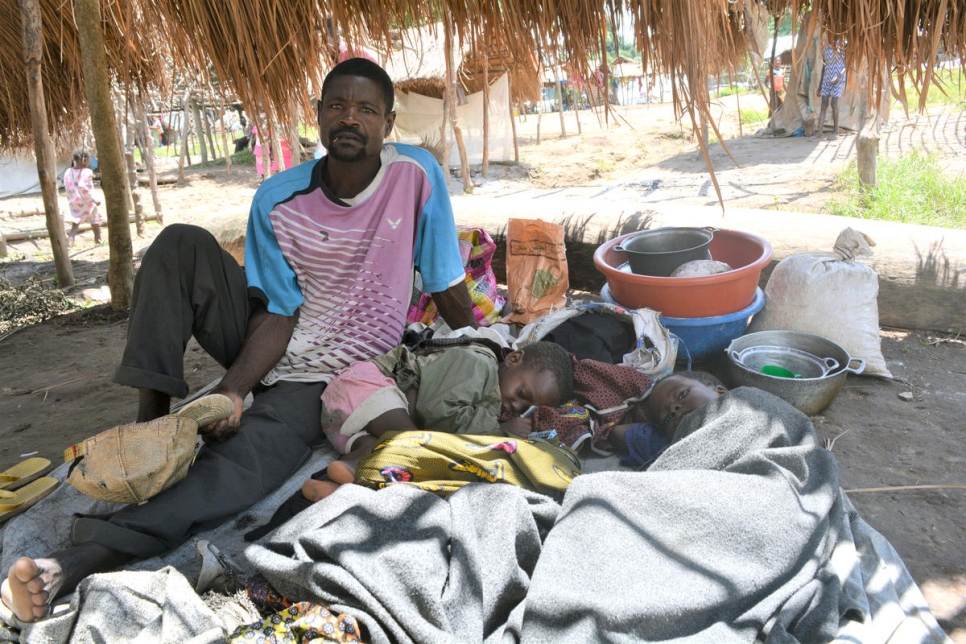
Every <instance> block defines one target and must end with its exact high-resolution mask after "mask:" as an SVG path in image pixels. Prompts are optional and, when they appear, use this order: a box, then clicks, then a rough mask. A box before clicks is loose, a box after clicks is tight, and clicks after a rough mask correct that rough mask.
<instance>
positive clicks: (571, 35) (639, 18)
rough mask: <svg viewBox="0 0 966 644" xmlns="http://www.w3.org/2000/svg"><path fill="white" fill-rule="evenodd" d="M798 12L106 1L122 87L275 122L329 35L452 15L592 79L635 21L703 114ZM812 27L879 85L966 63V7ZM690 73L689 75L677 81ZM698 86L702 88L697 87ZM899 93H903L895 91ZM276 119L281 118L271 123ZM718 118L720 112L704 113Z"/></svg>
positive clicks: (63, 84)
mask: <svg viewBox="0 0 966 644" xmlns="http://www.w3.org/2000/svg"><path fill="white" fill-rule="evenodd" d="M39 1H40V5H41V11H42V17H43V22H44V40H45V51H44V60H43V63H44V65H43V79H44V89H45V93H46V99H47V111H48V117H49V122H50V126H51V134H52V136H53V137H54V138H55V139H62V138H64V137H67V138H69V137H71V136H74V135H76V133H77V132H78V131H79V130H80V129H81V128H82V126H83V123H84V122H86V116H87V115H86V111H85V107H84V105H85V101H84V93H83V80H82V77H83V74H82V73H81V64H80V53H79V47H78V42H77V33H76V29H75V26H74V21H73V14H74V11H75V7H74V4H73V2H72V0H39ZM761 2H764V3H765V4H766V5H767V6H768V8H769V9H770V10H771V11H773V12H779V11H782V10H784V9H786V8H791V9H792V11H793V12H794V13H795V14H796V15H799V14H800V13H801V12H802V10H803V5H805V4H806V1H805V0H757V1H756V0H744V1H743V0H735V1H728V2H725V1H723V0H611V2H608V3H603V2H601V3H592V2H585V1H584V0H569V1H565V0H507V2H491V3H465V2H456V1H455V0H437V1H436V2H430V3H428V4H427V3H426V2H424V1H418V0H398V1H397V0H392V1H388V2H387V1H383V2H380V1H378V0H367V1H365V2H361V1H359V0H325V1H322V0H286V1H285V2H273V3H268V2H258V1H255V2H247V1H243V0H222V1H220V2H211V0H122V1H121V2H114V1H111V2H109V1H108V0H102V1H101V11H102V19H103V22H102V24H103V29H104V35H105V41H106V46H107V50H108V60H109V64H110V66H111V71H112V75H113V78H114V82H115V85H116V86H117V87H119V88H124V89H131V90H132V91H133V90H136V89H154V90H158V91H161V92H162V94H163V93H165V92H166V91H167V90H166V88H165V85H164V83H165V82H167V78H166V77H165V75H164V73H163V69H164V67H165V65H166V64H167V63H170V64H172V65H173V68H174V69H175V70H177V71H179V72H180V73H181V74H182V75H183V76H184V77H186V78H187V79H189V80H192V81H193V80H195V79H197V82H198V83H202V82H203V83H206V84H214V83H215V82H216V81H217V84H218V87H220V88H221V90H222V91H223V93H224V94H225V95H226V96H231V97H238V98H239V99H240V100H241V101H242V103H243V104H245V105H246V106H247V107H249V109H251V108H252V106H259V105H260V106H263V108H264V110H265V111H266V112H268V113H269V115H270V117H272V116H275V115H277V114H281V113H283V112H284V113H286V114H291V113H292V112H293V110H298V109H303V110H304V112H305V114H306V116H308V115H309V114H310V111H309V108H310V106H309V100H308V99H309V97H310V96H314V95H317V94H318V89H319V86H320V81H321V78H322V77H323V75H324V73H325V71H326V69H327V68H328V66H329V64H330V61H331V60H332V53H333V51H334V47H333V43H332V42H331V35H332V34H335V33H340V34H341V35H342V37H343V38H344V39H345V40H347V41H349V42H356V41H362V40H363V39H364V38H365V39H371V41H373V42H375V43H379V42H383V43H385V45H384V46H383V47H382V48H383V50H385V51H388V50H389V48H390V47H391V43H392V36H393V33H394V32H395V31H396V29H395V27H396V26H398V25H412V24H417V23H419V22H421V21H422V19H423V17H424V16H427V15H436V16H446V17H447V18H448V19H450V20H452V24H453V26H454V32H455V34H456V37H457V38H458V41H459V42H462V43H472V42H481V43H487V44H490V43H500V44H499V46H498V48H499V49H500V50H502V51H504V52H505V53H506V58H507V59H510V60H514V61H528V60H535V58H536V54H537V52H538V51H540V50H541V49H542V47H546V45H547V43H554V44H555V51H554V52H553V54H554V57H557V56H556V55H557V54H558V53H559V57H560V58H562V59H564V60H566V61H567V63H568V65H570V67H571V68H572V69H575V71H577V72H579V73H581V75H582V76H584V77H588V76H589V74H590V72H591V70H590V69H588V67H589V62H588V61H590V60H592V59H596V60H602V59H603V58H604V55H603V54H604V47H603V43H604V37H605V34H604V30H605V29H607V30H612V29H615V28H620V26H621V25H620V22H621V20H622V19H624V17H629V19H630V20H632V21H633V28H634V32H635V33H636V39H637V46H638V49H639V50H640V51H641V55H642V60H641V63H642V66H643V67H644V69H647V70H657V71H660V72H666V73H670V74H671V75H672V77H673V78H674V79H676V82H675V83H674V87H673V96H674V100H675V104H676V105H677V106H678V108H679V109H680V110H683V109H686V108H696V109H698V110H706V109H707V101H708V96H707V84H706V82H705V79H706V78H707V77H708V75H709V74H714V75H717V74H718V73H720V72H724V71H734V70H735V68H736V67H737V66H738V65H739V64H740V62H741V60H742V59H743V57H744V54H745V43H744V37H743V32H742V30H743V28H744V5H745V4H760V3H761ZM808 4H810V5H811V6H812V8H813V9H815V10H816V13H814V14H812V15H814V16H816V20H815V22H814V30H815V31H816V33H818V32H827V33H828V34H833V35H835V36H837V37H844V38H846V39H847V40H848V41H849V51H850V52H851V56H850V59H849V62H848V64H849V66H850V67H854V66H856V65H858V64H859V62H860V61H862V62H864V63H865V64H867V65H868V66H869V67H870V68H871V69H870V71H871V74H870V78H872V79H873V83H872V84H871V85H870V91H872V92H880V91H882V90H883V89H884V88H883V87H882V86H881V81H880V79H882V78H888V75H885V74H883V75H880V73H879V72H883V71H887V70H891V69H897V70H899V71H901V72H906V73H909V74H911V76H912V79H913V81H914V82H915V83H916V84H917V85H920V86H922V85H923V84H925V83H928V82H930V81H931V79H932V67H931V66H930V65H924V66H922V65H918V64H916V63H914V62H913V61H914V60H916V59H915V58H914V55H918V60H919V61H924V60H925V61H930V60H935V58H936V53H937V52H938V51H940V50H943V51H958V52H959V53H960V55H961V56H963V58H964V59H966V10H964V8H963V6H962V3H961V2H952V1H949V0H917V2H907V1H906V0H810V2H809V3H808ZM22 61H23V52H22V37H21V26H20V12H19V6H18V2H17V0H0V88H2V89H0V146H3V147H6V146H19V145H26V144H29V143H30V141H31V132H30V125H29V124H30V119H29V113H28V107H27V97H26V90H25V82H24V71H23V63H22ZM682 80H688V81H689V82H686V83H685V82H681V81H682ZM688 88H693V95H692V93H691V90H689V89H688ZM900 91H901V88H900ZM273 120H275V119H273ZM709 121H711V122H712V123H713V119H709Z"/></svg>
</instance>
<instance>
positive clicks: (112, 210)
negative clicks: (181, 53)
mask: <svg viewBox="0 0 966 644" xmlns="http://www.w3.org/2000/svg"><path fill="white" fill-rule="evenodd" d="M74 18H75V21H76V23H77V34H78V37H79V40H80V50H81V60H82V61H83V66H84V93H85V94H86V97H87V104H88V105H89V106H90V112H91V127H92V129H93V130H94V138H95V140H96V141H97V161H98V164H99V167H100V171H101V186H102V189H103V191H104V202H105V206H106V210H107V221H108V223H109V224H115V225H112V226H111V227H110V228H109V229H108V241H109V244H110V249H111V259H110V263H109V267H108V271H107V284H108V287H110V289H111V308H112V309H113V310H115V311H122V310H124V309H126V308H128V307H129V306H130V305H131V290H132V287H133V285H134V261H133V255H134V251H133V247H132V244H131V228H130V226H127V225H126V223H127V214H128V211H127V210H126V208H125V198H124V185H125V178H124V169H123V162H122V159H121V146H120V144H119V142H118V140H117V128H116V126H115V124H114V105H113V103H112V102H111V85H110V79H109V77H108V65H107V53H106V49H105V47H104V34H103V33H101V10H100V5H99V3H98V0H76V1H75V3H74Z"/></svg>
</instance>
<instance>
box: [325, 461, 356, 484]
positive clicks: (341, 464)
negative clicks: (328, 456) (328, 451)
mask: <svg viewBox="0 0 966 644" xmlns="http://www.w3.org/2000/svg"><path fill="white" fill-rule="evenodd" d="M325 471H326V473H327V474H328V475H329V478H330V479H331V480H332V481H334V482H335V483H338V484H339V485H345V484H346V483H354V482H355V480H356V464H355V462H350V461H344V460H341V459H340V460H338V461H332V462H331V463H329V466H328V467H327V468H325Z"/></svg>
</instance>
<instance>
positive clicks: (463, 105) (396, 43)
mask: <svg viewBox="0 0 966 644" xmlns="http://www.w3.org/2000/svg"><path fill="white" fill-rule="evenodd" d="M392 44H393V48H392V50H391V51H390V52H389V53H388V58H387V60H386V63H385V67H386V71H387V72H389V76H390V77H391V78H392V80H393V83H394V84H395V86H396V129H397V131H398V134H399V137H400V139H401V140H403V141H410V142H414V143H417V144H418V145H420V146H421V147H424V148H426V149H427V150H429V151H431V152H432V153H433V154H434V156H436V158H437V160H438V161H440V163H441V164H443V165H447V166H449V167H451V168H452V167H456V166H459V165H460V151H459V149H458V145H457V141H456V139H455V136H454V132H453V129H452V127H451V124H450V121H449V116H448V115H446V114H444V111H443V110H444V97H445V95H446V56H445V51H444V42H443V35H442V26H440V25H439V24H436V25H428V26H424V27H422V28H418V29H409V30H405V31H399V32H397V33H396V34H394V35H393V38H392ZM484 65H485V66H486V69H485V70H484ZM453 66H454V68H455V74H456V78H457V87H456V97H455V99H456V104H457V107H456V112H457V117H458V123H459V128H460V130H461V131H462V135H463V144H464V150H465V154H466V157H467V160H468V162H469V164H470V165H471V166H480V165H482V164H483V147H484V145H483V141H484V137H483V119H484V92H483V87H484V83H485V82H488V85H489V88H488V100H487V104H488V114H487V116H488V128H487V130H488V141H489V145H488V154H487V157H488V159H489V160H495V161H510V160H512V159H513V156H514V134H513V123H512V118H513V106H514V105H516V104H519V102H520V101H521V100H523V98H522V97H529V96H531V95H533V94H534V93H535V92H534V91H533V87H534V84H535V78H536V70H535V62H534V61H533V58H532V57H531V58H530V59H529V60H526V59H524V60H522V61H521V60H520V57H519V55H514V53H513V52H512V51H510V50H509V49H508V48H505V47H501V46H500V45H499V44H494V43H492V42H491V43H489V44H488V45H487V46H486V48H485V50H484V49H483V48H482V47H474V46H473V45H472V44H471V43H462V44H461V45H460V46H458V47H456V48H455V51H454V61H453ZM484 79H486V81H484ZM444 123H445V132H446V137H447V141H446V143H447V144H448V145H444V141H443V138H442V137H443V131H444ZM444 149H448V150H449V152H448V159H446V160H445V161H446V163H445V164H444V163H443V161H444V159H443V158H442V156H443V154H444V152H443V150H444Z"/></svg>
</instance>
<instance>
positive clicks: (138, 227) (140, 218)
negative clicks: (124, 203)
mask: <svg viewBox="0 0 966 644" xmlns="http://www.w3.org/2000/svg"><path fill="white" fill-rule="evenodd" d="M124 160H125V161H126V162H127V178H128V183H130V184H131V203H132V204H133V205H134V230H135V232H136V233H137V236H138V237H144V208H142V207H141V192H140V191H139V190H138V187H137V186H138V174H137V168H136V167H135V165H134V151H133V150H128V151H127V152H125V153H124Z"/></svg>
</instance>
